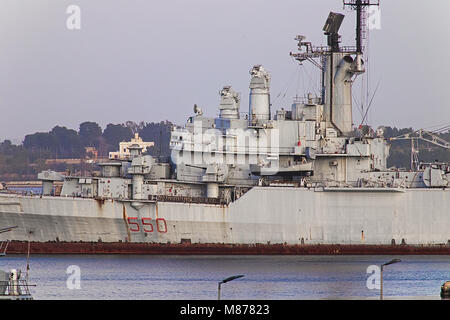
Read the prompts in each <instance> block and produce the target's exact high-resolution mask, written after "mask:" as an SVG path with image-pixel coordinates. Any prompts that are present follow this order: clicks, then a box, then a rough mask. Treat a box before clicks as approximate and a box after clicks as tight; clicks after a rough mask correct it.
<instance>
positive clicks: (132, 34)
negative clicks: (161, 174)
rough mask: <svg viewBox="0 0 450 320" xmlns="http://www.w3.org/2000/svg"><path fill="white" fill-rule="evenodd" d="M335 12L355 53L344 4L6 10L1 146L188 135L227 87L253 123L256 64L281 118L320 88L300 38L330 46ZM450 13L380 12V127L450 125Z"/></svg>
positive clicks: (0, 17)
mask: <svg viewBox="0 0 450 320" xmlns="http://www.w3.org/2000/svg"><path fill="white" fill-rule="evenodd" d="M69 5H77V6H79V7H80V8H81V30H68V29H67V27H66V20H67V18H68V17H69V15H68V14H67V13H66V9H67V7H68V6H69ZM329 11H334V12H341V13H344V14H345V15H346V17H345V20H344V24H343V26H342V28H341V32H340V33H341V34H342V45H354V38H355V32H354V23H355V13H354V12H353V11H350V10H349V9H345V10H344V9H343V5H342V0H320V1H318V0H278V1H274V0H272V1H262V0H228V1H216V0H189V1H187V0H70V1H66V0H0V141H2V140H4V139H12V140H13V141H14V142H16V143H20V142H21V141H22V140H23V138H24V136H25V135H26V134H28V133H34V132H36V131H49V130H50V129H51V128H52V127H54V126H55V125H63V126H67V127H68V128H72V129H78V125H79V124H80V123H81V122H83V121H87V120H90V121H96V122H98V123H99V124H100V125H101V126H102V127H103V128H104V127H105V126H106V124H108V123H123V122H125V121H127V120H132V121H136V122H140V121H145V122H152V121H153V122H157V121H162V120H170V121H172V122H174V123H177V124H184V122H185V121H186V119H187V117H188V116H190V115H191V113H192V107H193V105H194V103H196V104H198V105H199V106H200V107H201V108H202V109H203V111H204V113H205V114H206V115H209V116H215V115H216V114H217V106H218V101H219V96H218V92H219V90H220V89H221V88H222V87H223V86H224V85H232V86H233V88H234V89H235V90H236V91H238V92H240V93H241V95H242V101H241V111H243V112H245V111H247V110H248V84H249V80H250V76H249V73H248V72H249V70H250V68H251V67H252V66H253V65H254V64H262V65H263V66H264V67H265V68H266V69H267V70H268V71H269V72H270V73H271V76H272V90H271V93H272V103H273V110H274V109H279V108H281V107H285V108H286V107H289V106H290V104H291V102H292V98H293V97H294V96H295V95H296V94H299V95H303V91H304V90H308V91H311V90H317V87H318V80H317V79H318V77H317V76H316V75H315V73H317V69H314V68H312V67H311V66H310V65H306V64H305V66H299V65H298V63H296V62H295V61H294V60H292V58H291V57H289V52H290V51H295V50H296V42H295V41H294V37H295V36H296V35H297V34H302V35H305V36H306V37H307V39H308V40H310V41H312V42H313V43H314V44H315V45H324V44H326V39H325V37H324V36H323V32H322V27H323V25H324V22H325V20H326V18H327V16H328V13H329ZM449 13H450V1H448V0H431V1H419V0H381V16H380V17H381V20H380V22H381V24H380V27H381V29H379V30H371V31H370V33H369V35H370V42H369V48H370V50H369V57H370V72H369V75H370V77H369V79H370V82H369V83H370V90H371V91H373V90H374V89H375V87H376V84H377V83H378V81H380V85H379V88H378V91H377V94H376V96H375V98H374V100H373V104H372V107H371V109H370V110H371V111H370V113H369V124H370V125H373V126H378V125H392V126H397V127H409V126H412V127H414V128H427V127H430V126H433V125H439V124H448V123H450V104H449V102H448V92H449V91H450V89H449V82H450V81H449V76H450V55H449V52H450V50H449V49H450V41H449V34H450V23H449V21H448V15H449ZM360 94H361V90H359V89H358V90H355V95H356V97H357V99H359V98H358V96H359V95H360ZM354 109H355V111H354V122H355V124H358V123H359V122H360V121H361V115H360V113H359V112H358V111H357V110H356V108H354Z"/></svg>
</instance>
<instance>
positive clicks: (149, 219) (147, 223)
mask: <svg viewBox="0 0 450 320" xmlns="http://www.w3.org/2000/svg"><path fill="white" fill-rule="evenodd" d="M146 221H148V222H146ZM151 221H152V218H142V225H143V226H144V231H145V232H153V224H152V222H151ZM145 226H150V230H147V229H146V228H145Z"/></svg>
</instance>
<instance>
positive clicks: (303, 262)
mask: <svg viewBox="0 0 450 320" xmlns="http://www.w3.org/2000/svg"><path fill="white" fill-rule="evenodd" d="M393 258H400V259H401V260H402V262H400V263H397V264H393V265H389V266H387V267H385V269H384V272H383V279H384V281H383V283H384V290H383V291H384V297H385V298H386V299H389V298H390V299H398V298H400V299H411V298H413V299H414V298H415V299H440V297H439V293H440V286H441V285H442V284H443V283H444V282H445V281H447V280H450V256H395V257H393V256H159V255H146V256H142V255H34V256H33V255H32V256H31V258H30V267H31V269H30V275H29V276H30V283H32V284H36V285H37V286H36V287H34V288H32V289H31V290H32V294H33V296H34V298H35V299H139V300H140V299H161V300H167V299H169V300H170V299H194V300H195V299H217V283H218V281H220V280H222V279H224V278H226V277H229V276H232V275H237V274H244V275H245V277H243V278H241V279H237V280H234V281H231V282H228V283H226V284H223V285H222V292H221V298H222V299H224V300H225V299H239V300H240V299H269V300H278V299H286V300H289V299H377V298H378V297H379V290H376V289H372V290H370V289H368V287H367V282H368V281H367V280H368V278H369V277H370V276H371V275H372V274H371V273H367V268H368V267H369V266H370V265H380V264H382V263H385V262H387V261H390V260H391V259H393ZM71 265H75V266H78V267H79V270H80V289H69V288H68V286H67V280H68V278H69V277H70V276H71V274H68V273H67V268H68V267H69V266H71ZM13 268H16V269H22V270H23V271H24V270H25V269H26V256H24V255H7V256H4V257H1V258H0V269H3V270H9V269H13ZM23 271H22V274H24V272H23ZM72 276H73V274H72ZM369 282H370V281H369ZM73 283H74V282H71V281H69V284H73Z"/></svg>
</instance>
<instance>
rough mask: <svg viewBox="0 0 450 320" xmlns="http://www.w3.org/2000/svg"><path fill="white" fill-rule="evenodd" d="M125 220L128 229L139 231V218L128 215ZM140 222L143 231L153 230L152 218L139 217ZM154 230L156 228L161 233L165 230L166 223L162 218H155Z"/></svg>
mask: <svg viewBox="0 0 450 320" xmlns="http://www.w3.org/2000/svg"><path fill="white" fill-rule="evenodd" d="M127 222H128V227H129V228H130V231H133V232H139V231H140V230H141V228H140V226H139V220H138V218H137V217H128V218H127ZM141 223H142V230H144V232H153V224H152V218H141ZM132 226H133V227H132ZM146 227H147V228H146ZM156 230H158V232H161V233H166V232H167V223H166V220H165V219H164V218H158V219H156Z"/></svg>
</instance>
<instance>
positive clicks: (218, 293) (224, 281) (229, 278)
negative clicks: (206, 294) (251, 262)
mask: <svg viewBox="0 0 450 320" xmlns="http://www.w3.org/2000/svg"><path fill="white" fill-rule="evenodd" d="M243 276H244V275H243V274H239V275H237V276H231V277H228V278H226V279H223V280H222V281H220V282H219V289H218V292H217V300H220V286H221V285H222V283H227V282H229V281H232V280H236V279H239V278H242V277H243Z"/></svg>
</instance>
